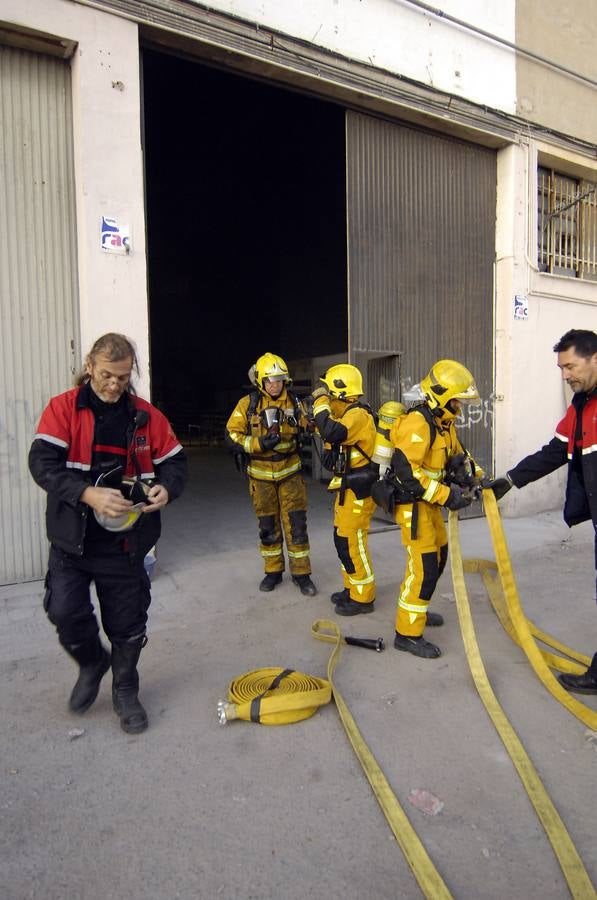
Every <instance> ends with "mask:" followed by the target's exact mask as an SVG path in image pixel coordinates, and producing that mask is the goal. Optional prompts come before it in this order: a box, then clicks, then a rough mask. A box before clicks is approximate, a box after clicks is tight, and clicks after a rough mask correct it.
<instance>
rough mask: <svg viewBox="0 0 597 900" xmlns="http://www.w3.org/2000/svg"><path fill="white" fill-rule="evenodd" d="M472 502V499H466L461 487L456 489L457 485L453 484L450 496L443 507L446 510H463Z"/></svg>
mask: <svg viewBox="0 0 597 900" xmlns="http://www.w3.org/2000/svg"><path fill="white" fill-rule="evenodd" d="M472 502H473V499H472V497H467V495H466V494H465V493H464V491H463V490H462V488H461V487H458V485H457V484H453V485H451V486H450V496H449V497H448V499H447V500H446V502H445V503H444V506H445V507H446V509H451V510H457V509H464V507H465V506H470V505H471V503H472Z"/></svg>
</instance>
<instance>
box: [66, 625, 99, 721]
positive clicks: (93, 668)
mask: <svg viewBox="0 0 597 900" xmlns="http://www.w3.org/2000/svg"><path fill="white" fill-rule="evenodd" d="M60 643H61V644H62V646H63V647H64V649H65V650H66V652H67V653H68V654H69V656H72V658H73V659H74V660H75V661H76V662H78V663H79V667H80V668H79V677H78V679H77V682H76V684H75V686H74V688H73V689H72V691H71V695H70V699H69V701H68V707H69V709H70V711H71V712H74V713H77V714H78V715H81V714H82V713H84V712H86V711H87V710H88V709H89V707H90V706H91V704H92V703H93V702H94V700H95V698H96V697H97V694H98V691H99V686H100V682H101V680H102V678H103V677H104V675H105V674H106V672H107V671H108V669H109V668H110V654H109V653H108V651H107V650H106V648H105V647H104V646H103V645H102V642H101V641H100V639H99V637H97V635H96V636H95V637H94V638H91V640H89V641H85V642H84V643H82V644H63V643H62V641H61V642H60Z"/></svg>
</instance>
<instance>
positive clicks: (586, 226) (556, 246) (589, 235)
mask: <svg viewBox="0 0 597 900" xmlns="http://www.w3.org/2000/svg"><path fill="white" fill-rule="evenodd" d="M537 200H538V207H537V209H538V215H537V228H538V235H537V248H538V265H539V269H540V271H541V272H551V273H553V274H555V275H570V276H571V277H572V278H586V279H590V280H592V281H597V184H593V183H591V182H590V181H583V180H579V179H575V178H570V177H568V176H567V175H563V174H562V173H561V172H555V171H554V170H553V169H546V168H544V167H542V166H539V168H538V170H537Z"/></svg>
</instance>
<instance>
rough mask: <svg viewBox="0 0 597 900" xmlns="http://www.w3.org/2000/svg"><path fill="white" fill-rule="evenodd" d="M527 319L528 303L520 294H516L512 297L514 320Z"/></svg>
mask: <svg viewBox="0 0 597 900" xmlns="http://www.w3.org/2000/svg"><path fill="white" fill-rule="evenodd" d="M528 317H529V301H528V300H527V298H526V297H523V296H522V294H516V296H515V297H514V318H515V319H528Z"/></svg>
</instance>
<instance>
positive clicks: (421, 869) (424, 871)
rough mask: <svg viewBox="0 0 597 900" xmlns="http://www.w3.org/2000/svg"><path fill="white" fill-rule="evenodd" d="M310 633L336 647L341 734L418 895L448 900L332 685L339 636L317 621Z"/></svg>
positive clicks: (332, 660)
mask: <svg viewBox="0 0 597 900" xmlns="http://www.w3.org/2000/svg"><path fill="white" fill-rule="evenodd" d="M311 633H312V635H313V637H314V638H315V639H316V640H318V641H327V642H328V643H332V644H335V645H336V646H335V647H334V649H333V651H332V654H331V656H330V658H329V660H328V681H329V683H330V685H331V687H332V691H333V693H334V701H335V703H336V707H337V708H338V712H339V713H340V719H341V721H342V724H343V725H344V730H345V731H346V734H347V735H348V739H349V741H350V743H351V744H352V748H353V750H354V752H355V753H356V755H357V757H358V759H359V762H360V763H361V766H362V767H363V771H364V772H365V775H366V776H367V779H368V781H369V784H370V785H371V787H372V789H373V793H374V794H375V796H376V797H377V801H378V803H379V805H380V806H381V809H382V812H383V814H384V816H385V817H386V819H387V820H388V824H389V826H390V828H391V829H392V832H393V833H394V837H395V838H396V840H397V842H398V845H399V847H400V849H401V850H402V852H403V853H404V856H405V858H406V861H407V863H408V864H409V866H410V867H411V869H412V872H413V875H414V876H415V878H416V879H417V882H418V883H419V887H420V888H421V891H422V892H423V894H424V896H425V897H427V898H429V900H444V898H445V900H448V898H451V896H452V895H451V894H450V892H449V890H448V888H447V887H446V885H445V883H444V881H443V879H442V877H441V875H440V874H439V872H438V871H437V869H436V868H435V866H434V865H433V863H432V861H431V858H430V857H429V855H428V853H427V851H426V850H425V847H424V846H423V844H422V843H421V841H420V839H419V836H418V834H417V833H416V831H415V830H414V828H413V827H412V825H411V824H410V822H409V820H408V817H407V815H406V813H405V812H404V810H403V809H402V807H401V806H400V803H399V802H398V799H397V797H396V795H395V794H394V792H393V791H392V788H391V787H390V785H389V783H388V780H387V778H386V776H385V775H384V773H383V772H382V770H381V769H380V767H379V765H378V763H377V760H376V759H375V757H374V756H373V754H372V753H371V750H370V749H369V747H368V746H367V744H366V743H365V740H364V739H363V736H362V735H361V732H360V731H359V729H358V728H357V725H356V722H355V720H354V719H353V717H352V714H351V712H350V710H349V709H348V707H347V705H346V703H345V702H344V698H343V697H342V694H341V693H340V691H339V690H338V688H337V687H336V686H335V685H334V682H333V674H334V669H335V667H336V663H337V662H338V660H339V659H340V654H341V652H342V635H341V634H340V631H339V629H338V626H337V625H336V623H335V622H331V621H330V620H329V619H317V621H316V622H314V623H313V625H312V626H311Z"/></svg>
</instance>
